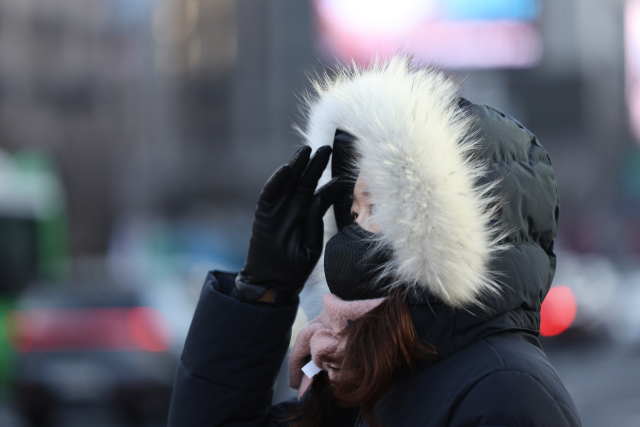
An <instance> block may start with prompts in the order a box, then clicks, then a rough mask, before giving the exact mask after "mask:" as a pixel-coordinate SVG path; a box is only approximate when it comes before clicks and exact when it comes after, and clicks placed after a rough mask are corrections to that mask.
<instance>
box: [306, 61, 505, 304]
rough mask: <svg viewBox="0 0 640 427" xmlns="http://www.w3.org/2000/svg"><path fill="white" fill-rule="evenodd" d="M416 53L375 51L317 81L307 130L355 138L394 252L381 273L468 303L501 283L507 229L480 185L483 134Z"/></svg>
mask: <svg viewBox="0 0 640 427" xmlns="http://www.w3.org/2000/svg"><path fill="white" fill-rule="evenodd" d="M410 62H411V58H410V57H408V56H396V57H394V58H392V59H390V60H388V61H380V60H375V61H374V62H373V63H372V65H371V66H370V67H367V68H366V69H359V68H357V67H355V66H354V67H353V68H347V67H344V68H340V69H338V70H337V71H336V75H335V76H332V77H328V76H327V75H325V76H323V77H321V78H320V79H318V80H317V81H315V82H314V89H315V91H316V96H315V97H308V98H307V104H306V108H307V113H308V122H307V127H306V129H305V130H304V131H303V135H304V138H305V139H306V142H307V144H308V145H310V146H311V147H312V148H314V149H317V148H318V147H320V146H322V145H331V144H332V143H333V137H334V134H335V131H336V128H339V129H342V130H344V131H347V132H349V133H350V134H352V135H354V136H355V137H356V139H357V142H356V152H357V156H358V164H357V167H358V169H359V170H360V171H361V174H362V177H363V178H364V179H365V181H366V182H367V185H368V187H369V189H370V190H371V193H372V198H373V202H374V205H375V210H374V214H373V215H374V216H373V219H374V220H375V221H376V222H377V223H378V224H379V226H380V228H381V229H382V233H381V234H380V243H381V244H385V245H389V246H390V247H392V248H393V251H394V256H393V259H392V261H390V263H389V264H388V265H386V266H385V268H384V269H383V270H382V274H384V275H390V276H392V277H394V278H395V279H396V283H404V284H408V285H410V286H413V287H416V288H417V289H423V290H428V291H429V292H430V293H432V294H433V295H436V296H437V297H439V298H440V299H442V300H443V301H444V302H446V303H447V304H449V305H451V306H454V307H462V306H466V305H468V304H472V303H478V298H479V297H480V296H481V295H482V294H485V293H487V292H493V293H495V292H497V290H498V284H497V282H496V280H495V277H493V275H492V274H491V272H490V271H489V270H488V265H489V262H490V261H491V259H492V257H494V256H495V255H496V253H497V252H499V251H501V250H502V249H503V247H502V246H501V245H500V243H499V241H500V239H501V238H502V234H501V233H500V230H498V229H497V228H496V226H495V225H493V226H492V225H491V224H492V222H491V220H492V219H493V218H495V215H496V210H497V208H496V206H495V205H496V200H495V197H493V196H491V194H490V193H491V190H492V189H493V186H489V187H487V186H484V187H482V186H479V185H478V179H479V178H481V177H482V176H483V173H484V171H485V167H484V165H483V164H482V163H481V162H479V161H478V160H477V159H474V157H473V153H474V151H475V150H477V148H478V144H479V143H480V141H479V140H478V139H476V138H475V137H474V135H473V129H472V120H471V119H470V118H469V117H467V116H465V115H464V114H463V112H462V111H461V110H460V108H458V107H457V106H456V103H455V101H456V99H457V98H458V87H457V85H456V84H455V83H454V82H453V81H452V80H451V79H449V78H448V77H447V76H446V75H445V74H444V73H442V72H440V71H438V70H437V69H435V68H427V69H418V68H413V67H412V66H411V65H410ZM330 173H331V172H330V170H329V169H328V170H327V171H325V174H324V175H323V180H322V181H325V182H326V181H327V180H328V179H330ZM329 217H330V215H327V216H326V217H325V219H329V220H330V221H332V220H333V218H329ZM334 224H335V223H334ZM327 225H328V227H327V231H328V232H329V234H332V233H335V225H329V224H327ZM318 267H320V268H321V267H322V266H318ZM318 273H319V272H318Z"/></svg>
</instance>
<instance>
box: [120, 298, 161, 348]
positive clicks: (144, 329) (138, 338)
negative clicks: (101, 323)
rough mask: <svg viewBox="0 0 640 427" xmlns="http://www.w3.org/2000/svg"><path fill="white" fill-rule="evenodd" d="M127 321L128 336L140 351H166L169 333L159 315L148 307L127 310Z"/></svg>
mask: <svg viewBox="0 0 640 427" xmlns="http://www.w3.org/2000/svg"><path fill="white" fill-rule="evenodd" d="M127 321H128V330H129V336H130V337H131V340H132V341H133V342H134V343H135V344H136V345H137V346H138V347H139V348H140V349H142V350H146V351H166V350H167V348H168V347H169V333H168V328H167V325H166V324H165V322H164V319H163V318H162V316H161V315H160V313H158V312H157V311H155V310H153V309H151V308H148V307H136V308H132V309H131V310H129V314H128V319H127Z"/></svg>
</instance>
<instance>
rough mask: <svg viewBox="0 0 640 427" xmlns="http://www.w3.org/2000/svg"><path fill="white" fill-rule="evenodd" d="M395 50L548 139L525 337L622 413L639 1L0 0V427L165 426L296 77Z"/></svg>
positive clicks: (309, 308) (568, 381) (634, 365)
mask: <svg viewBox="0 0 640 427" xmlns="http://www.w3.org/2000/svg"><path fill="white" fill-rule="evenodd" d="M397 51H403V52H404V51H406V52H409V53H414V54H415V57H414V59H413V60H414V61H415V64H420V65H425V64H431V63H433V64H436V65H438V66H439V67H441V68H443V69H445V70H447V72H448V73H450V74H451V75H452V76H453V77H454V78H455V79H456V81H458V82H459V83H460V93H461V96H464V97H466V98H468V99H469V100H471V101H472V102H474V103H477V104H487V105H491V106H494V107H496V108H498V109H500V110H502V111H504V112H505V113H506V114H508V115H510V116H513V117H515V118H516V119H517V120H518V122H519V123H522V125H523V126H524V127H526V128H527V129H529V130H530V131H531V132H532V133H533V134H535V135H536V138H537V140H538V141H539V143H540V144H542V145H543V146H544V147H545V149H546V151H547V152H548V153H549V156H550V158H551V160H552V162H553V169H554V173H555V176H556V180H557V184H558V191H559V197H560V203H561V210H560V214H559V218H560V219H559V229H558V230H559V231H558V237H557V240H556V242H555V246H554V247H553V250H554V251H555V253H556V254H557V258H558V266H557V272H556V275H555V279H554V282H553V285H552V288H551V290H550V291H549V293H548V294H547V297H546V298H547V299H546V300H545V305H543V307H542V327H541V335H542V338H541V342H542V345H543V347H544V349H545V351H546V353H547V355H548V357H549V359H550V361H551V363H552V364H553V365H554V367H555V368H556V370H557V371H558V373H559V375H560V377H561V378H562V380H563V381H564V383H565V385H566V387H567V389H568V391H569V392H570V394H571V395H572V396H573V398H574V400H575V403H576V405H577V408H578V411H579V413H580V415H581V418H582V422H583V425H584V427H609V426H630V427H632V426H639V425H640V0H607V1H602V0H482V1H479V0H429V1H427V0H424V1H423V0H401V1H395V2H388V1H372V0H47V1H41V0H0V427H32V426H33V427H35V426H50V427H76V426H83V427H84V426H92V427H115V426H118V427H120V426H122V427H124V426H144V427H158V426H163V425H166V418H167V413H168V406H169V399H170V394H171V389H172V385H173V377H174V373H175V369H176V366H177V364H178V361H179V360H180V355H181V353H182V348H183V345H184V341H185V338H186V336H187V332H188V329H189V325H190V323H191V319H192V316H193V313H194V310H195V307H196V303H197V301H198V297H199V295H200V291H201V288H202V284H203V281H204V279H205V277H206V275H207V272H208V271H210V270H216V269H217V270H224V271H239V270H240V269H241V268H242V266H243V265H244V262H245V257H246V254H247V248H248V244H249V237H250V235H251V226H252V221H253V215H254V208H255V202H256V200H257V197H258V194H259V192H260V189H261V188H262V185H263V184H264V182H265V181H266V180H267V179H268V177H269V176H270V175H271V173H272V172H273V171H274V170H275V169H276V168H277V167H279V166H280V165H282V164H283V163H285V162H286V161H287V160H288V159H289V158H290V156H291V155H292V154H293V152H294V151H295V150H296V149H297V148H298V147H300V145H301V144H302V138H301V136H300V134H299V132H297V131H295V130H294V127H295V126H300V125H301V124H303V123H304V111H301V110H300V102H301V98H303V97H304V95H301V94H304V93H305V91H309V90H310V89H311V84H310V82H309V78H310V77H311V78H313V76H314V75H316V74H318V75H321V74H323V73H325V72H327V73H329V74H331V73H332V71H331V70H332V69H333V68H334V67H335V66H336V65H337V64H339V63H345V62H351V61H353V62H354V63H355V64H357V65H366V64H368V63H369V62H370V60H371V59H372V58H374V57H375V56H376V55H379V56H380V57H382V58H385V57H389V56H390V55H393V54H394V53H396V52H397ZM327 289H328V288H327V287H326V285H324V284H322V283H320V284H310V285H307V288H305V290H304V291H303V293H302V294H301V309H300V311H299V313H298V318H297V320H296V323H295V325H294V328H293V329H294V337H295V334H296V333H297V332H298V331H299V330H300V328H301V327H303V326H304V325H305V324H306V323H307V322H308V321H309V320H311V319H313V318H315V317H316V316H317V315H318V313H319V312H320V309H321V296H322V294H323V293H324V292H326V291H327ZM275 394H276V399H278V398H285V397H290V396H293V395H294V392H293V391H291V390H290V389H289V388H288V387H287V381H286V373H285V372H284V371H283V372H281V374H280V377H279V382H278V384H277V386H276V391H275Z"/></svg>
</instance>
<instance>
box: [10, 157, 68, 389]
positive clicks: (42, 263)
mask: <svg viewBox="0 0 640 427" xmlns="http://www.w3.org/2000/svg"><path fill="white" fill-rule="evenodd" d="M68 273H69V242H68V222H67V209H66V198H65V193H64V189H63V186H62V182H61V180H60V177H59V173H58V171H57V168H56V166H55V162H54V161H53V160H52V159H51V158H49V157H48V156H47V155H46V154H43V153H39V152H33V151H24V152H19V153H16V154H13V155H9V154H8V153H6V152H3V151H0V388H6V387H7V386H9V385H10V383H11V374H12V369H11V368H12V359H13V352H14V350H13V348H12V347H11V345H10V341H9V340H10V339H11V336H12V335H13V333H14V331H12V330H11V329H12V327H13V326H12V325H11V324H10V323H9V322H8V321H7V319H8V313H9V312H10V310H11V309H13V308H14V305H15V301H16V299H17V298H18V296H19V295H20V293H21V292H22V291H23V290H24V289H25V287H26V286H27V285H29V284H30V283H32V282H36V281H39V282H61V281H64V279H65V278H67V277H68Z"/></svg>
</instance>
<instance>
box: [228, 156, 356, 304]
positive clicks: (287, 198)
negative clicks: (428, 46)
mask: <svg viewBox="0 0 640 427" xmlns="http://www.w3.org/2000/svg"><path fill="white" fill-rule="evenodd" d="M310 155H311V148H309V147H303V148H301V149H300V150H298V152H296V154H295V155H294V156H293V158H292V159H291V161H290V162H289V164H288V165H284V166H282V167H281V168H280V169H278V170H277V171H276V172H275V173H274V174H273V175H272V176H271V178H269V180H268V181H267V183H266V184H265V186H264V188H263V189H262V192H261V193H260V198H259V199H258V205H257V207H256V212H255V219H254V222H253V230H252V234H251V240H250V241H249V253H248V255H247V261H246V263H245V265H244V268H243V269H242V271H241V272H240V274H239V275H238V276H237V278H236V288H237V290H238V292H239V293H240V294H242V295H243V296H245V297H246V298H249V299H252V300H258V299H260V298H262V296H263V295H264V294H265V292H266V291H267V289H269V288H274V289H275V291H276V295H275V301H274V302H275V303H276V304H287V303H290V302H293V301H295V299H296V297H297V295H298V294H299V293H300V291H301V290H302V287H303V286H304V284H305V282H306V280H307V278H308V277H309V275H310V274H311V271H312V270H313V268H314V267H315V265H316V263H317V262H318V259H319V258H320V254H321V253H322V244H323V232H324V230H323V228H324V226H323V222H322V217H323V215H324V214H325V212H326V211H327V209H328V208H329V206H331V204H332V203H333V200H334V199H335V197H336V196H337V195H338V194H339V191H340V189H341V187H342V186H343V185H341V184H340V183H338V182H337V181H335V180H332V181H331V182H329V183H328V184H327V185H325V186H323V187H322V188H320V189H318V191H316V192H315V193H314V190H315V188H316V186H317V184H318V180H319V179H320V176H321V175H322V172H323V171H324V169H325V168H326V166H327V163H328V162H329V157H330V156H331V147H330V146H328V145H327V146H323V147H320V148H319V149H318V150H317V152H316V153H315V155H314V156H313V158H312V159H311V160H309V157H310Z"/></svg>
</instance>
